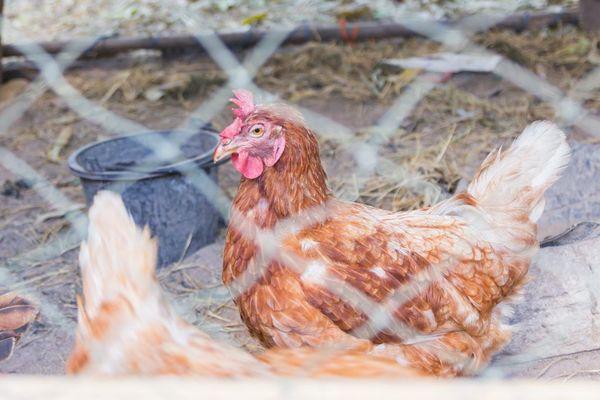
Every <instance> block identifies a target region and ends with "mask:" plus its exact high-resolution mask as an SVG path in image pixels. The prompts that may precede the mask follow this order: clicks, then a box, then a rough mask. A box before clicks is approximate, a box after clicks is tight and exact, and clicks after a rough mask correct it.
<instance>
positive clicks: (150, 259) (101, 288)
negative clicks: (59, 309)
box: [79, 191, 160, 317]
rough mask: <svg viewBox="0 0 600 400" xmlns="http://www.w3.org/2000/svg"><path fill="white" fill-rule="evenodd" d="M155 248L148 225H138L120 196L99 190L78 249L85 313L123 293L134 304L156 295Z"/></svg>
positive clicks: (122, 295) (91, 314)
mask: <svg viewBox="0 0 600 400" xmlns="http://www.w3.org/2000/svg"><path fill="white" fill-rule="evenodd" d="M157 250H158V245H157V242H156V240H154V239H153V238H151V234H150V229H149V228H148V227H145V228H144V229H140V228H138V226H137V225H136V224H135V222H134V221H133V219H132V218H131V216H130V215H129V213H128V212H127V210H126V208H125V205H124V204H123V200H121V197H120V196H119V195H118V194H116V193H113V192H109V191H102V192H99V193H98V194H97V195H96V196H95V197H94V202H93V205H92V207H91V208H90V211H89V226H88V238H87V241H86V242H83V243H82V244H81V248H80V252H79V264H80V267H81V276H82V281H83V296H84V298H85V312H86V314H87V315H88V317H91V316H93V315H95V314H96V313H97V310H98V309H99V308H100V306H101V304H102V303H103V302H105V301H107V300H111V299H114V298H118V297H124V298H126V300H127V301H128V302H129V303H130V304H131V306H133V307H135V306H136V305H137V304H138V303H141V302H146V301H147V300H148V297H153V296H156V295H157V293H159V292H160V290H158V289H159V288H158V284H157V282H156V278H155V269H156V260H157Z"/></svg>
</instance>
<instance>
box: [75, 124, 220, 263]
mask: <svg viewBox="0 0 600 400" xmlns="http://www.w3.org/2000/svg"><path fill="white" fill-rule="evenodd" d="M179 135H183V134H182V133H178V132H151V133H142V134H136V135H131V136H121V137H118V138H113V139H109V140H104V141H100V142H96V143H92V144H89V145H87V146H84V147H82V148H80V149H79V150H77V151H76V152H75V153H73V154H72V155H71V157H69V168H70V169H71V171H72V172H73V173H74V174H75V175H77V176H78V177H79V178H80V179H81V183H82V185H83V191H84V192H85V197H86V200H87V203H88V205H90V204H91V202H92V201H93V199H94V195H95V194H96V193H97V192H98V191H100V190H112V191H115V192H117V193H121V196H122V197H123V201H124V203H125V206H126V207H127V209H128V210H129V212H130V213H131V215H132V216H133V219H134V220H135V222H136V223H137V224H138V225H139V226H144V225H148V226H150V229H152V233H153V235H154V236H156V237H158V240H159V254H158V264H159V267H160V266H165V265H168V264H171V263H173V262H175V261H178V260H180V259H182V258H183V257H184V256H185V255H186V254H191V253H193V252H194V251H195V250H197V249H199V248H201V247H203V246H205V245H207V244H209V243H212V242H214V241H215V238H216V235H217V230H218V227H219V222H220V216H219V215H218V212H217V210H216V209H215V208H214V207H213V206H212V205H211V204H210V202H209V201H208V200H207V198H206V196H205V195H204V194H203V193H202V191H200V190H199V189H198V188H197V187H195V186H194V185H193V184H192V183H191V182H189V181H188V180H186V178H185V177H184V176H183V175H182V174H181V173H180V172H179V171H180V170H183V171H198V168H201V169H203V170H204V171H205V172H206V173H207V174H208V176H209V177H210V178H211V179H213V180H214V181H216V180H217V169H216V168H214V167H215V165H214V164H213V162H212V153H213V151H214V149H215V147H216V145H217V143H218V140H219V138H218V136H217V134H216V133H215V132H214V131H212V130H210V129H202V130H200V131H199V132H198V133H195V134H194V135H192V136H191V137H189V138H188V139H187V140H186V141H185V142H184V144H183V145H182V146H181V152H182V153H183V154H184V157H182V158H180V159H173V158H170V159H162V160H161V159H158V158H156V156H155V155H154V153H153V152H152V150H150V149H149V148H148V147H146V146H145V145H144V143H146V144H154V145H156V144H157V143H159V140H161V139H163V140H173V139H174V138H175V137H177V136H179Z"/></svg>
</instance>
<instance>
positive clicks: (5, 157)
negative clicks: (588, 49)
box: [0, 5, 600, 362]
mask: <svg viewBox="0 0 600 400" xmlns="http://www.w3.org/2000/svg"><path fill="white" fill-rule="evenodd" d="M178 7H179V8H178V9H177V10H176V15H177V17H178V19H179V21H180V23H181V24H183V25H184V26H185V27H186V29H187V30H188V32H189V33H190V34H193V35H194V36H195V37H196V39H197V42H198V46H200V47H201V48H202V49H203V50H204V51H205V52H206V53H207V55H208V56H209V57H210V58H211V59H212V60H213V61H214V63H216V64H217V65H218V66H219V67H220V68H221V69H222V71H223V72H224V74H225V75H226V82H225V83H224V84H223V85H222V86H221V87H220V88H219V89H218V90H215V91H214V92H213V93H211V94H210V96H209V97H208V98H206V99H205V100H204V101H203V102H202V104H201V105H200V106H199V107H197V108H196V109H193V110H192V111H191V112H189V115H188V117H187V118H185V119H184V120H183V121H182V122H181V123H180V124H179V125H178V126H174V127H173V130H174V131H178V132H183V133H184V135H182V136H178V137H180V138H181V140H180V141H177V140H157V141H155V142H153V143H147V142H144V143H143V145H144V146H149V147H150V150H151V151H152V152H153V153H154V155H156V157H158V158H160V159H168V158H176V157H183V156H184V155H183V152H182V150H181V146H182V145H183V144H184V143H185V142H186V139H187V138H189V137H190V136H191V135H193V134H194V133H196V132H197V131H198V129H199V128H200V127H201V126H202V125H203V123H204V121H211V120H213V119H214V118H215V117H216V116H217V115H218V114H219V113H220V112H222V110H223V109H224V108H226V107H227V105H228V101H229V98H230V97H231V93H232V90H233V89H237V88H245V89H247V90H250V91H251V92H253V93H254V94H255V96H257V97H258V98H259V99H261V100H262V101H263V102H272V101H278V100H280V96H279V95H278V94H277V93H273V92H271V91H269V90H266V89H264V88H261V87H259V85H257V84H256V83H255V77H256V76H257V74H258V73H259V71H260V70H261V68H263V67H264V65H265V63H267V62H268V61H269V59H270V58H271V57H272V56H273V55H274V54H275V53H276V52H277V51H278V50H279V49H280V48H281V46H282V43H283V42H284V41H285V40H286V38H287V37H288V35H289V34H290V32H292V30H293V28H292V27H290V28H289V29H287V30H286V29H277V30H272V31H268V32H267V33H266V35H264V37H263V38H262V39H261V40H260V42H259V43H258V44H257V45H256V46H254V47H253V48H252V49H251V50H249V51H247V52H246V55H245V57H244V58H243V59H242V60H239V59H238V57H237V55H236V54H234V53H233V52H232V51H231V50H230V49H229V48H228V47H227V46H226V45H225V44H224V43H223V42H222V41H221V40H220V38H219V36H218V35H217V34H216V33H215V32H214V31H210V30H207V29H206V28H205V27H204V24H203V21H202V20H201V19H200V18H199V17H198V15H196V14H194V13H190V12H188V10H186V9H185V8H184V7H181V6H179V5H178ZM389 9H390V15H387V16H386V17H387V18H388V19H390V20H391V21H393V22H398V23H401V24H402V25H404V26H405V27H406V28H408V29H409V30H411V31H413V32H415V33H416V34H418V35H421V36H423V37H425V38H428V39H429V40H431V41H434V42H437V43H439V44H440V48H439V50H438V51H439V52H447V53H457V54H477V55H480V56H484V57H490V58H493V57H498V59H499V62H498V63H497V64H496V66H495V67H494V68H493V70H492V73H493V74H495V75H496V76H498V77H499V78H501V79H503V80H505V81H507V82H510V83H511V84H513V85H515V86H516V87H519V88H521V89H522V90H523V91H525V92H527V93H529V94H531V95H533V96H535V97H537V98H538V99H540V100H541V101H543V102H545V103H547V104H549V105H551V106H552V107H553V108H554V110H555V115H556V120H557V122H558V123H559V124H560V125H561V126H562V127H564V128H570V127H577V128H579V129H580V130H581V131H583V132H586V133H587V134H589V135H592V136H597V135H598V134H599V133H600V121H599V119H598V117H597V116H596V115H594V113H593V112H591V111H592V110H588V109H586V107H585V106H584V104H582V102H581V101H580V100H579V99H578V98H577V95H576V93H577V89H576V88H577V87H579V86H582V85H583V86H585V88H586V90H590V89H591V90H593V88H598V87H599V86H600V74H599V71H600V69H598V68H596V69H595V70H593V71H591V72H590V73H588V74H586V76H585V77H584V78H583V79H582V81H581V84H580V85H575V88H574V89H573V90H572V91H571V92H570V93H564V92H563V91H562V90H560V89H559V88H557V87H556V86H554V85H552V84H551V83H549V82H548V81H546V80H544V79H543V78H541V77H540V76H539V75H538V74H536V73H534V72H532V71H530V70H529V69H528V68H526V67H524V66H522V65H519V63H517V62H515V61H512V60H510V59H508V58H506V57H504V56H502V55H501V54H499V53H496V52H494V51H492V50H490V49H488V48H485V47H484V46H482V45H480V44H477V43H476V42H475V41H474V40H473V35H475V34H476V33H477V32H483V31H486V30H487V29H489V28H490V27H491V26H493V25H494V24H495V23H497V22H498V21H500V20H502V19H503V18H505V17H507V15H493V16H490V15H475V16H472V17H470V18H466V19H464V20H462V22H461V23H459V24H453V25H449V24H445V23H440V22H439V21H436V20H432V19H427V18H425V17H423V16H422V15H421V14H413V13H406V12H405V11H402V9H401V8H400V7H390V8H389ZM300 12H301V9H300ZM3 24H5V25H6V24H10V21H6V20H5V21H3ZM13 29H16V28H14V27H13ZM99 38H101V36H99V37H98V38H91V39H89V40H84V41H77V42H74V44H73V45H71V46H68V47H66V48H65V49H64V50H63V51H62V52H61V53H60V54H57V55H50V54H49V53H47V52H46V51H45V50H44V49H43V48H42V47H41V46H39V45H35V44H19V43H16V44H13V46H14V47H15V48H17V49H18V50H19V51H20V52H22V53H23V54H25V55H26V58H27V59H28V60H30V61H31V62H32V63H33V64H35V68H37V69H38V70H39V75H38V76H37V78H35V80H33V81H32V82H31V83H30V84H29V85H28V86H27V87H26V88H25V90H23V91H22V92H21V93H20V94H19V95H18V96H16V98H14V99H13V100H12V102H11V103H10V104H9V105H8V106H6V107H5V108H4V109H3V110H2V111H1V112H0V135H7V134H8V132H9V130H10V128H11V127H12V126H13V125H15V124H17V123H18V121H19V120H20V119H21V118H23V116H24V115H25V113H26V112H27V110H28V109H30V107H31V106H32V104H34V103H35V102H36V101H37V100H38V99H39V98H40V97H41V96H42V95H43V94H44V93H45V92H47V91H52V92H54V93H55V94H56V95H57V96H59V97H60V98H61V99H62V100H63V101H64V102H65V103H66V105H67V106H68V107H69V109H70V110H71V111H73V112H75V113H76V114H77V115H78V117H79V118H81V119H82V120H86V121H89V122H91V123H93V124H95V125H97V126H99V127H101V128H102V129H103V130H105V131H106V132H107V133H108V134H109V135H111V136H112V135H123V134H131V133H133V132H150V131H153V129H150V128H148V127H146V126H144V125H143V124H141V123H140V122H138V121H135V120H132V119H130V118H126V117H123V116H122V115H120V114H118V113H116V112H114V111H111V110H109V109H108V108H107V107H105V106H104V105H103V104H99V103H98V102H96V101H92V100H90V99H89V98H86V96H84V95H83V94H82V93H81V92H80V91H79V90H78V89H76V88H75V87H74V86H73V85H72V84H71V83H70V82H69V80H68V79H66V78H65V74H66V72H65V71H66V69H67V68H69V66H70V65H72V64H73V63H74V62H75V61H76V60H77V59H78V58H79V56H80V55H81V54H83V53H84V52H85V51H86V50H87V49H88V48H89V47H90V46H92V45H93V44H94V43H95V42H96V41H97V40H98V39H99ZM416 73H417V76H416V78H415V79H413V80H411V81H410V83H408V84H407V85H406V87H405V88H404V89H403V90H402V91H401V93H400V94H399V95H398V96H397V97H396V98H395V99H394V100H393V101H392V102H391V103H390V104H391V105H390V106H389V108H388V109H387V110H386V111H385V112H384V113H382V115H381V116H380V117H379V119H378V120H377V122H376V123H375V124H373V125H372V126H369V127H368V129H365V131H367V132H368V133H369V134H368V135H356V134H355V129H352V128H350V127H347V126H344V125H343V124H341V123H339V122H336V121H334V120H332V119H331V118H329V117H327V116H325V115H322V114H320V113H319V112H317V111H314V110H312V109H309V108H308V107H301V106H300V105H298V104H294V106H295V107H297V108H298V109H299V110H300V111H301V112H302V114H303V115H304V117H305V118H306V121H307V123H308V125H309V126H310V127H311V128H312V129H313V130H314V131H315V132H316V133H317V134H322V135H324V136H325V137H326V138H327V140H330V141H337V142H339V143H343V144H344V146H343V147H342V149H343V150H344V151H345V152H347V153H348V155H349V157H350V158H352V159H353V162H354V164H353V165H354V169H353V171H352V174H351V176H353V177H354V179H356V182H357V183H356V188H355V190H356V191H359V190H360V185H363V184H364V183H365V182H368V181H369V179H370V178H371V177H373V175H375V174H376V168H375V165H376V164H377V163H378V162H380V161H381V160H382V159H383V158H384V155H382V154H381V150H382V147H383V146H385V145H387V144H389V142H390V140H391V138H392V136H393V135H394V134H395V133H396V132H397V131H398V129H399V127H401V126H402V124H403V123H404V122H405V120H406V119H407V117H409V116H410V115H411V113H412V112H413V111H414V109H415V108H416V107H417V106H418V105H419V103H420V102H421V101H422V100H423V99H424V98H425V97H426V96H427V95H428V94H430V93H431V92H432V90H434V89H436V88H438V87H440V86H442V85H445V84H446V81H447V79H446V78H447V76H446V75H445V74H444V73H440V72H435V71H433V72H431V71H421V70H419V71H417V72H416ZM519 128H522V127H519ZM567 130H568V129H567ZM490 150H491V149H490ZM385 162H389V163H392V165H393V163H394V160H385ZM0 164H1V165H2V167H3V168H4V169H6V170H8V171H10V173H11V174H12V175H14V176H15V177H18V178H21V179H24V180H25V181H27V182H28V183H29V184H30V185H31V187H32V188H33V190H35V192H36V193H37V194H38V195H39V196H40V197H41V198H42V199H43V200H44V201H45V202H46V203H47V204H48V206H49V207H50V208H51V209H54V210H58V211H60V210H77V209H78V204H76V202H74V201H72V200H71V199H70V198H69V197H68V196H67V195H65V194H64V193H63V192H62V191H61V190H60V188H57V187H55V186H54V185H53V184H52V183H51V182H49V181H48V180H47V179H46V178H45V177H44V173H43V171H36V169H35V168H33V167H32V166H30V165H28V163H27V162H25V161H24V159H23V158H22V157H20V155H19V154H18V152H15V151H11V150H9V149H8V148H7V147H0ZM398 168H401V167H400V166H398ZM180 172H181V174H182V175H183V176H185V177H186V179H187V180H188V182H189V183H190V184H192V185H193V186H194V187H196V188H197V190H199V191H201V192H202V193H204V195H205V196H206V197H207V198H208V199H209V200H210V202H211V203H212V205H213V206H214V209H215V210H216V212H218V213H219V214H220V215H221V216H222V218H223V219H224V220H225V221H226V222H227V223H228V224H232V225H233V226H235V227H237V229H238V230H239V231H240V232H241V233H242V235H243V236H244V237H245V238H246V239H247V240H249V241H253V242H254V243H256V244H257V248H258V249H259V253H258V254H257V255H256V256H255V259H254V262H255V263H256V264H257V265H256V268H252V269H248V270H247V271H246V272H247V273H246V274H243V275H242V276H240V277H239V278H238V279H237V280H236V282H235V283H234V284H233V285H232V286H231V287H230V290H231V292H232V293H235V294H242V293H245V292H246V291H247V290H248V289H249V288H251V287H252V286H253V285H254V284H255V283H256V282H257V281H258V280H259V279H261V277H262V275H261V274H262V273H263V272H265V271H266V270H267V268H268V266H269V265H270V264H271V263H272V262H273V261H280V262H281V261H285V262H284V263H285V265H286V266H287V267H289V268H291V269H293V270H294V271H295V272H297V273H298V274H299V275H302V274H303V273H305V272H306V270H307V268H309V266H310V264H311V262H312V261H314V260H310V259H306V258H302V257H298V256H297V255H296V254H287V253H285V252H284V251H283V250H282V248H283V246H282V244H281V243H282V240H284V239H285V237H286V234H287V233H289V232H292V231H296V232H297V231H298V230H300V229H302V228H303V227H307V226H311V225H313V224H317V223H319V222H321V221H324V220H325V219H326V218H327V216H328V208H327V204H324V205H323V206H319V207H316V208H313V209H308V210H305V211H304V212H303V213H302V214H300V215H295V216H293V217H291V218H289V219H286V220H283V221H279V222H278V223H277V224H276V225H275V227H274V228H273V229H271V230H262V229H260V228H258V227H256V226H254V224H253V222H252V221H250V220H248V219H247V218H246V217H245V216H244V215H243V214H242V213H240V212H238V210H236V209H235V208H234V209H232V208H231V200H230V198H229V197H228V196H227V194H226V193H224V192H223V189H222V188H221V187H219V185H217V184H216V183H215V182H214V180H212V179H210V178H209V177H208V176H207V174H206V172H205V171H204V170H203V169H201V168H198V169H196V170H193V171H190V170H187V169H184V170H181V171H180ZM356 177H358V178H359V179H357V178H356ZM126 188H127V185H123V184H122V183H121V184H119V185H115V187H113V188H112V189H113V190H115V191H123V190H125V189H126ZM350 197H352V196H350ZM354 197H356V196H354ZM65 216H66V218H67V219H68V222H69V230H68V231H67V232H64V233H61V234H59V235H57V236H56V237H55V238H54V239H53V240H52V241H50V242H49V243H44V244H42V245H40V246H37V247H34V248H32V249H29V250H28V251H27V252H25V253H24V254H22V255H21V256H16V257H11V258H10V259H8V260H6V261H5V262H4V265H1V266H0V282H1V285H2V287H4V288H6V289H9V290H11V289H17V290H18V291H20V292H23V293H24V294H25V295H27V296H29V297H31V298H32V299H33V300H34V301H35V302H36V303H37V304H39V306H40V309H41V313H42V315H43V316H44V317H45V318H47V319H48V321H49V324H50V325H51V327H52V329H56V330H64V331H72V330H73V329H74V325H73V321H72V320H70V319H68V318H66V317H65V312H64V310H63V309H61V304H56V302H55V301H54V300H53V299H49V298H47V297H46V296H45V294H44V293H43V292H41V291H38V290H36V288H35V286H34V285H31V284H23V283H22V282H20V281H19V278H18V274H15V271H16V270H18V269H19V268H22V267H25V266H26V265H27V264H28V263H31V262H33V260H35V262H37V263H39V262H43V261H47V260H51V259H53V258H56V257H59V256H60V255H62V254H64V252H65V251H66V250H69V249H72V248H73V246H74V244H77V243H79V241H80V240H81V239H82V238H83V237H85V235H86V215H85V213H84V212H83V211H73V212H68V213H66V214H65ZM214 268H216V269H219V268H220V265H215V266H214ZM444 268H445V266H443V265H433V266H431V267H430V268H428V269H427V270H426V271H424V272H423V273H422V274H421V275H420V276H418V277H415V278H414V279H412V280H411V281H409V282H407V283H405V284H403V285H401V286H400V287H399V288H398V289H396V290H395V292H394V294H393V295H392V296H390V297H389V298H388V299H385V300H384V301H382V302H376V301H374V300H372V299H371V298H369V297H368V296H366V295H365V294H364V293H362V292H361V291H359V290H357V289H356V288H355V287H353V286H352V285H350V284H348V283H347V282H345V281H343V280H341V279H335V278H333V277H330V278H328V279H327V280H326V281H324V282H321V284H322V285H323V286H324V287H326V288H327V289H328V290H329V291H330V292H331V293H333V294H334V295H336V296H338V297H340V298H342V299H344V300H345V301H346V302H347V304H349V305H351V306H352V307H354V308H355V309H357V310H359V311H360V312H361V313H362V314H364V315H365V316H368V318H367V322H366V323H365V324H364V326H361V327H359V328H357V329H355V331H354V333H355V334H356V335H357V336H360V337H365V338H370V336H372V335H373V334H374V333H377V332H381V331H384V330H393V331H394V332H396V333H397V334H398V335H399V336H400V337H402V338H403V340H404V343H417V344H419V343H420V344H422V343H428V342H435V340H436V337H435V335H434V336H427V335H422V334H420V333H419V332H418V331H416V330H415V329H414V328H413V327H411V326H408V325H407V324H405V323H403V322H402V321H400V320H398V319H397V318H396V317H395V316H394V312H393V311H394V310H397V309H399V308H400V307H402V305H404V304H406V303H407V302H408V301H410V300H411V299H413V298H414V297H415V296H416V295H418V294H419V293H420V292H422V291H423V290H425V289H426V288H427V287H429V285H431V284H432V283H433V282H436V281H439V280H442V279H444V278H443V275H444ZM249 271H253V272H252V273H250V272H249ZM256 271H259V273H256ZM192 300H193V301H198V302H200V301H210V299H200V298H196V297H194V298H193V299H192ZM189 305H192V304H187V305H186V306H189ZM444 352H446V354H442V353H444ZM439 356H440V357H441V358H444V359H448V360H454V361H453V362H459V361H458V360H459V358H460V355H459V354H453V353H452V352H451V351H446V350H444V349H441V348H440V349H439Z"/></svg>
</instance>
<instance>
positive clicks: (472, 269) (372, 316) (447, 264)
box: [214, 91, 570, 376]
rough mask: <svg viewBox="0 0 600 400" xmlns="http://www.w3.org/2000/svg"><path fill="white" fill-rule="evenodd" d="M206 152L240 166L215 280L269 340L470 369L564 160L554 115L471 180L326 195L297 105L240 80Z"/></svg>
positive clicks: (450, 370)
mask: <svg viewBox="0 0 600 400" xmlns="http://www.w3.org/2000/svg"><path fill="white" fill-rule="evenodd" d="M235 94H236V98H235V99H232V101H233V102H234V103H236V104H237V105H238V106H239V109H235V110H234V114H235V117H236V118H235V120H234V122H233V123H232V124H231V125H230V126H228V127H227V128H226V129H225V130H223V132H221V141H220V144H219V146H218V147H217V149H216V151H215V156H214V158H215V160H219V159H222V158H223V157H225V156H227V155H231V156H232V162H233V165H234V167H235V168H236V169H237V170H238V171H239V172H241V173H242V175H243V177H242V180H241V183H240V186H239V190H238V193H237V195H236V197H235V199H234V202H233V209H232V219H231V222H230V226H229V229H228V232H227V238H226V244H225V251H224V260H223V281H224V283H225V284H226V285H228V286H229V287H230V289H231V291H232V293H233V295H234V296H235V299H236V303H237V305H238V306H239V309H240V314H241V316H242V318H243V320H244V321H245V323H246V324H247V325H248V328H249V329H250V331H251V333H252V334H253V335H255V336H256V337H257V338H259V339H260V340H261V341H262V342H263V343H264V344H265V345H266V346H269V347H270V346H281V347H299V346H306V345H309V346H332V345H336V346H349V347H354V348H356V347H358V348H362V349H369V348H370V346H372V345H373V344H378V346H376V347H375V348H374V349H373V351H374V352H376V353H381V354H387V355H394V356H396V357H397V359H398V361H399V362H402V363H404V364H405V365H408V366H411V367H413V368H418V369H420V370H422V371H426V372H427V373H431V374H436V375H442V376H454V375H465V374H472V373H475V372H476V371H478V370H479V369H480V368H481V367H482V366H484V365H485V364H486V362H487V361H488V360H489V359H490V357H491V356H492V355H493V354H494V353H495V352H496V351H497V350H499V349H500V348H501V347H502V346H503V345H504V344H505V343H506V342H507V341H508V340H509V338H510V332H509V329H508V328H507V327H505V326H503V325H502V322H501V319H502V317H503V315H504V314H506V313H507V312H508V311H509V307H506V305H507V304H508V303H509V300H514V298H515V294H516V293H518V289H519V288H520V287H521V286H522V285H523V283H524V280H525V276H526V274H527V269H528V267H529V264H530V261H531V258H532V256H533V255H534V254H535V253H536V251H537V249H538V243H537V240H536V229H537V228H536V221H537V220H538V218H539V217H540V215H541V213H542V211H543V208H544V197H543V195H544V192H545V191H546V189H548V187H549V186H551V185H552V184H553V183H554V182H555V181H556V180H557V179H558V178H559V176H560V173H561V171H562V170H563V169H564V167H565V166H566V164H567V163H568V159H569V154H570V150H569V146H568V145H567V143H566V141H565V136H564V134H563V133H562V132H561V131H560V129H558V128H557V127H556V126H555V125H554V124H553V123H551V122H547V121H543V122H535V123H533V124H531V125H530V126H528V127H527V128H526V129H525V130H524V132H523V133H522V134H521V136H520V137H519V138H518V139H517V140H516V141H515V142H514V143H513V144H512V146H511V147H510V148H509V149H508V150H506V151H504V152H503V151H500V150H499V151H497V152H493V153H492V154H490V155H489V156H488V157H487V159H486V160H485V161H484V163H483V165H482V166H481V167H480V169H479V171H478V172H477V174H476V176H475V178H474V179H473V181H472V182H471V183H470V185H469V186H468V188H467V190H466V191H464V192H462V193H459V194H457V195H455V196H454V197H452V198H450V199H448V200H445V201H442V202H441V203H439V204H436V205H435V206H433V207H430V208H427V209H422V210H417V211H411V212H390V211H386V210H381V209H376V208H373V207H369V206H367V205H364V204H358V203H351V202H346V201H341V200H337V199H335V198H334V197H333V196H332V194H331V192H330V190H329V189H328V187H327V184H326V176H325V172H324V170H323V167H322V166H321V160H320V158H319V149H318V144H317V140H316V137H315V135H314V134H313V132H312V131H311V130H310V129H309V128H308V127H307V125H306V124H305V123H304V121H303V119H302V117H301V116H300V115H299V114H298V113H297V112H296V111H295V110H293V109H291V108H289V107H286V106H282V105H264V106H260V105H259V106H255V105H254V103H253V99H252V94H251V93H249V92H246V91H237V92H236V93H235Z"/></svg>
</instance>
